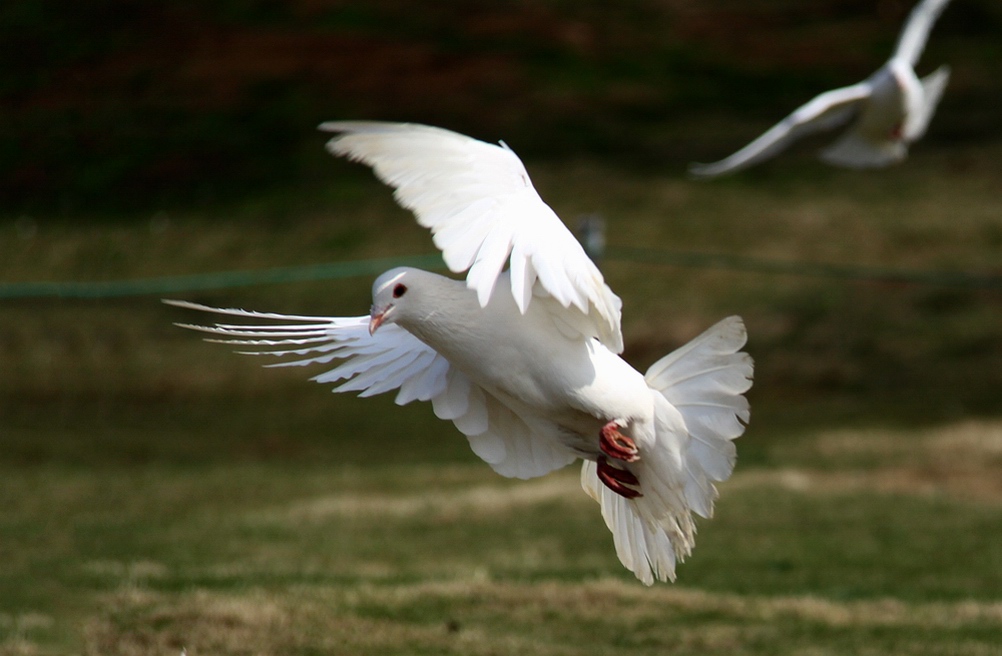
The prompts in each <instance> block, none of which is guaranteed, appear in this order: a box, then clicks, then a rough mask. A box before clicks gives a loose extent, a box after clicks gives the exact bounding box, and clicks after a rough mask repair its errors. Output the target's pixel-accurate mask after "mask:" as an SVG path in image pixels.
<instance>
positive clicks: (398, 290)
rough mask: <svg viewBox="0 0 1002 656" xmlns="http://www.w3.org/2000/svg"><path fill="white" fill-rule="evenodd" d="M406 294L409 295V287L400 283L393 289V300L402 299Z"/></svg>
mask: <svg viewBox="0 0 1002 656" xmlns="http://www.w3.org/2000/svg"><path fill="white" fill-rule="evenodd" d="M406 293H407V285H403V284H399V283H398V284H397V286H396V287H394V288H393V298H400V297H401V296H403V295H404V294H406Z"/></svg>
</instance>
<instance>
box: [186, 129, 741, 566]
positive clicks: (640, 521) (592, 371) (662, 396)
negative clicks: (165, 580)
mask: <svg viewBox="0 0 1002 656" xmlns="http://www.w3.org/2000/svg"><path fill="white" fill-rule="evenodd" d="M321 129H323V130H326V131H329V132H334V133H337V134H338V136H335V137H334V138H333V139H331V140H330V142H329V143H328V149H329V150H330V151H331V152H332V153H334V154H335V155H345V156H347V157H349V158H351V159H353V160H358V161H361V162H364V163H365V164H368V165H369V166H371V167H372V168H373V169H374V171H375V173H376V175H377V176H378V177H379V178H380V179H381V180H382V181H383V182H385V183H386V184H388V185H389V186H391V187H393V188H394V189H395V190H396V199H397V200H398V201H399V202H400V204H401V205H403V206H404V207H406V208H408V209H410V210H412V211H413V212H414V214H415V215H416V216H417V220H418V222H419V223H420V224H421V225H423V226H425V227H427V228H430V229H431V231H432V234H433V236H434V242H435V244H436V245H437V246H438V247H439V248H440V249H441V250H442V253H443V256H444V259H445V262H446V264H447V265H448V267H449V268H450V269H451V270H452V271H453V272H457V273H458V272H463V271H468V274H467V276H466V280H465V282H464V281H459V280H453V279H450V278H447V277H444V276H440V275H438V274H435V273H429V272H427V271H422V270H419V269H413V268H406V267H401V268H396V269H392V270H390V271H387V272H386V273H384V274H382V275H381V276H379V277H378V278H377V279H376V281H375V283H374V284H373V287H372V299H373V303H372V309H371V312H370V314H369V315H368V316H360V317H352V318H332V317H311V316H296V315H284V314H269V313H261V312H249V311H245V310H237V309H216V308H209V307H206V306H201V305H196V304H193V303H186V302H177V301H168V302H170V303H172V304H174V305H179V306H181V307H187V308H192V309H197V310H206V311H211V312H217V313H220V314H224V315H232V316H237V317H242V318H245V319H252V320H254V321H253V322H252V323H250V324H248V323H246V322H244V323H242V324H227V323H218V324H215V325H214V326H194V325H188V324H182V325H184V326H185V327H187V328H193V329H196V330H202V331H206V332H209V333H213V334H214V335H217V336H218V337H216V338H215V339H213V340H210V341H222V342H224V343H229V344H235V345H237V346H239V347H241V348H246V349H250V352H252V353H254V354H271V355H274V356H279V357H282V358H285V359H284V360H281V361H280V362H277V363H273V364H271V365H269V366H299V365H311V364H326V363H330V362H332V361H334V360H339V361H340V362H339V364H338V366H336V367H335V368H333V369H331V370H330V371H327V372H326V373H321V374H320V375H318V376H316V377H315V378H314V380H316V381H318V382H321V383H335V382H337V381H345V382H343V383H341V384H340V385H339V386H338V387H336V388H335V391H338V392H347V391H358V392H361V393H360V395H359V396H370V395H373V394H379V393H382V392H388V391H391V390H398V391H397V396H396V402H397V403H398V404H401V405H402V404H405V403H408V402H410V401H414V400H421V401H431V403H432V407H433V409H434V411H435V414H436V415H437V416H438V417H439V418H441V419H447V420H450V421H452V423H453V424H455V426H456V428H458V429H459V431H460V432H462V433H463V434H464V435H465V436H466V437H467V439H468V440H469V443H470V446H471V447H472V449H473V451H474V453H476V454H477V455H478V456H480V458H482V459H483V460H485V461H486V462H487V463H488V464H489V465H490V466H491V467H492V468H493V469H494V470H495V471H497V472H498V473H499V474H501V475H503V476H509V477H517V478H532V477H535V476H541V475H543V474H546V473H547V472H550V471H552V470H555V469H558V468H560V467H563V466H565V465H567V464H569V463H571V462H573V461H574V460H576V459H579V458H580V459H583V460H584V461H585V462H584V466H583V468H582V471H581V483H582V486H583V487H584V489H585V491H586V492H587V493H588V494H589V495H591V497H592V498H594V499H595V500H596V501H597V502H598V503H599V504H601V508H602V515H603V517H604V518H605V522H606V524H607V525H608V527H609V529H610V530H611V531H612V533H613V536H614V541H615V545H616V552H617V554H618V556H619V559H620V560H621V561H622V563H623V565H625V566H626V567H627V568H628V569H630V570H631V571H633V572H634V573H635V574H636V576H637V577H638V578H639V579H640V580H641V581H643V582H644V583H646V584H648V585H650V584H652V583H653V582H654V580H655V579H659V580H662V581H666V580H669V579H671V580H674V578H675V564H676V560H678V559H681V558H684V557H685V556H686V555H688V554H689V553H690V551H691V549H692V546H693V541H694V534H695V527H694V524H693V518H692V513H693V512H694V513H696V514H698V515H701V516H703V517H709V516H710V515H711V514H712V510H713V501H714V499H715V497H716V489H715V488H714V486H713V483H714V482H716V481H723V480H725V479H726V478H728V476H730V474H731V471H732V469H733V467H734V460H735V448H734V443H733V442H732V440H733V439H734V438H736V437H738V436H739V435H741V434H742V433H743V432H744V429H745V424H746V423H747V421H748V417H749V411H748V403H747V401H746V399H745V398H744V396H742V395H743V393H744V392H746V391H747V390H748V389H749V388H750V387H751V377H752V360H751V358H750V357H749V356H748V355H747V354H746V353H743V352H740V349H741V347H742V346H743V345H744V343H745V339H746V336H745V328H744V325H743V324H742V322H741V319H740V318H738V317H730V318H728V319H724V320H723V321H721V322H720V323H718V324H716V325H715V326H713V327H712V328H710V329H709V330H707V331H706V332H705V333H703V334H702V335H700V336H699V337H697V338H695V339H694V340H692V341H691V342H689V343H688V344H686V345H684V346H682V347H681V348H679V349H678V350H676V351H674V352H673V353H671V354H669V355H667V356H665V357H664V358H662V359H661V360H659V361H658V362H656V363H655V364H653V365H652V366H651V367H650V369H649V370H648V371H647V374H646V375H642V374H640V373H639V372H638V371H637V370H636V369H634V368H633V367H631V366H630V365H629V364H627V363H626V361H625V360H623V359H622V358H621V357H620V356H619V355H618V354H619V353H620V352H622V350H623V337H622V333H621V332H620V307H621V302H620V300H619V298H618V297H617V296H616V295H615V294H613V292H612V290H611V289H609V287H608V286H607V285H606V283H605V281H604V280H603V278H602V274H601V273H600V272H599V270H598V269H597V268H596V267H595V265H594V264H593V263H592V262H591V260H589V259H588V257H587V255H585V252H584V250H583V249H582V247H581V245H580V244H579V243H578V242H577V241H576V240H575V239H574V237H573V235H571V233H570V232H569V231H568V230H567V228H566V227H565V226H564V224H563V223H561V221H560V219H559V218H558V217H557V215H556V214H555V213H554V212H553V210H551V209H550V207H549V206H547V205H546V204H545V203H544V202H543V200H542V199H541V198H540V197H539V195H538V194H537V193H536V190H535V189H534V188H533V186H532V183H531V182H530V181H529V175H528V173H526V170H525V167H524V166H523V164H522V162H521V160H519V158H518V157H517V156H516V155H515V153H514V152H512V151H511V150H510V149H509V148H508V147H507V146H506V145H505V144H504V143H503V142H502V143H501V145H500V146H496V145H493V144H488V143H485V142H482V141H478V140H476V139H472V138H470V137H466V136H463V135H460V134H456V133H454V132H450V131H447V130H443V129H440V128H434V127H427V126H422V125H407V124H386V123H362V122H336V123H325V124H323V125H322V126H321ZM506 264H507V268H505V265H506ZM268 321H271V323H268ZM274 322H279V323H274Z"/></svg>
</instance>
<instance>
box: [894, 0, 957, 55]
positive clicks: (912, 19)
mask: <svg viewBox="0 0 1002 656" xmlns="http://www.w3.org/2000/svg"><path fill="white" fill-rule="evenodd" d="M949 3H950V0H923V2H920V3H919V4H918V5H916V6H915V8H914V9H912V13H911V14H909V15H908V22H906V23H905V26H904V28H903V29H902V30H901V36H899V37H898V44H897V46H896V47H895V48H894V58H895V59H903V60H905V61H907V62H908V63H909V64H910V65H911V66H913V67H914V66H915V64H917V63H918V60H919V57H921V56H922V51H923V50H924V49H925V44H926V41H928V40H929V32H930V31H931V30H932V26H933V25H935V23H936V20H937V19H938V18H939V15H940V14H941V13H943V10H944V9H945V8H946V5H948V4H949Z"/></svg>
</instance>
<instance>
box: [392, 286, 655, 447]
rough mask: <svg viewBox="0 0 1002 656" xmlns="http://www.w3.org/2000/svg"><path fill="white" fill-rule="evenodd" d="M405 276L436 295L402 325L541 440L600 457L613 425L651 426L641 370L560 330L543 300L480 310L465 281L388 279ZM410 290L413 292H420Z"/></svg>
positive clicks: (506, 299)
mask: <svg viewBox="0 0 1002 656" xmlns="http://www.w3.org/2000/svg"><path fill="white" fill-rule="evenodd" d="M401 274H405V275H406V276H407V277H409V278H412V279H413V278H419V279H420V280H421V281H422V283H423V285H422V286H421V287H420V292H421V293H424V294H427V295H428V296H430V297H431V298H429V297H425V298H422V303H421V304H420V309H421V312H420V314H414V315H411V314H407V315H399V316H398V317H397V319H396V323H397V325H399V326H400V327H402V328H404V329H405V330H407V332H409V333H411V334H412V335H414V336H415V337H417V338H418V339H420V340H421V341H422V342H424V343H425V344H427V345H428V346H430V347H431V348H433V349H434V350H435V351H436V352H438V353H439V354H441V355H442V356H443V357H444V358H445V359H446V360H448V361H449V364H450V366H452V367H454V368H455V369H457V370H458V371H461V372H463V373H464V374H466V376H467V377H468V378H469V379H470V380H471V381H472V382H473V383H475V384H477V385H478V386H479V387H481V388H482V389H483V390H484V391H486V392H488V393H489V394H490V395H491V396H493V397H494V398H496V399H498V400H499V401H501V402H502V403H503V404H504V405H505V406H506V407H508V408H509V409H510V410H513V411H515V413H516V414H517V415H519V417H521V418H522V419H523V420H525V421H527V422H529V423H532V424H533V425H535V426H537V427H544V426H545V427H546V428H547V429H548V430H546V431H545V432H542V433H541V435H542V436H543V437H547V438H550V439H553V440H554V441H555V442H557V443H559V444H561V445H562V446H563V447H566V448H567V449H568V450H569V451H568V453H569V455H570V456H572V457H573V456H577V457H588V458H590V459H595V458H596V457H597V456H598V455H599V454H600V452H599V449H598V442H597V441H596V439H595V436H596V435H598V432H599V430H600V429H601V428H602V426H604V425H605V424H606V423H608V422H609V421H614V420H616V421H621V422H623V423H624V425H626V424H629V425H630V426H634V425H644V426H646V427H649V426H650V425H651V423H652V420H653V416H654V404H653V401H652V399H651V397H650V393H649V392H650V390H649V388H648V387H647V383H645V382H644V377H643V376H642V375H641V374H640V372H638V371H637V370H636V369H634V368H633V367H631V366H630V365H629V364H627V362H626V361H625V360H623V359H622V358H621V357H619V356H618V355H616V354H615V353H613V352H611V351H610V350H609V349H607V348H606V347H605V346H603V345H602V344H601V343H600V342H599V341H598V340H596V339H593V338H590V337H584V336H582V335H579V334H578V335H574V334H572V335H570V336H568V335H565V334H564V333H562V332H561V331H560V330H559V329H558V327H557V326H556V325H555V323H554V322H555V320H557V319H555V317H554V316H553V315H552V314H551V313H550V312H549V311H548V309H547V306H546V304H545V303H543V302H534V303H532V304H531V305H530V306H529V308H528V310H527V311H526V313H525V314H524V315H523V314H521V313H520V312H519V310H518V307H516V305H515V302H514V300H513V299H512V297H511V295H510V294H493V295H492V296H491V299H490V301H489V302H488V303H487V305H486V306H484V307H482V308H481V307H480V304H479V303H478V301H477V296H476V293H475V292H473V291H472V290H470V289H468V288H467V287H466V285H465V284H463V283H462V282H458V281H456V280H452V279H449V278H446V277H444V276H439V275H436V274H434V273H428V272H425V271H419V270H416V269H394V270H393V271H390V272H388V273H387V274H385V275H388V276H390V277H396V276H397V275H401ZM506 278H507V275H506V274H502V276H501V277H500V279H499V282H500V283H502V284H504V283H505V282H507V280H506ZM378 284H379V283H378V281H377V285H378ZM408 287H409V290H410V291H408V294H413V293H415V292H416V291H417V290H418V288H417V287H416V286H414V285H408ZM464 333H465V335H464Z"/></svg>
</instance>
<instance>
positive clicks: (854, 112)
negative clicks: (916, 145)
mask: <svg viewBox="0 0 1002 656" xmlns="http://www.w3.org/2000/svg"><path fill="white" fill-rule="evenodd" d="M949 2H950V0H923V2H921V3H919V4H918V5H917V6H916V7H915V8H914V9H913V10H912V12H911V15H910V16H909V18H908V22H907V23H906V24H905V27H904V29H903V30H902V32H901V36H900V37H899V38H898V44H897V47H896V48H895V50H894V54H893V55H892V56H891V58H890V59H889V60H888V61H887V63H886V64H884V65H883V66H882V67H881V68H880V69H879V70H877V72H876V73H874V74H873V75H871V76H870V77H869V78H867V79H866V80H864V81H862V82H860V83H859V84H854V85H852V86H848V87H843V88H840V89H835V90H833V91H826V92H825V93H822V94H821V95H819V96H817V97H816V98H814V99H813V100H811V101H810V102H808V103H807V104H806V105H803V106H802V107H799V108H797V109H796V110H795V111H794V112H793V113H792V114H790V115H789V116H787V117H786V118H784V119H783V120H782V121H780V122H779V123H777V124H776V125H774V126H773V127H772V128H770V129H769V130H768V131H766V132H765V134H763V135H762V136H760V137H759V138H757V139H755V140H754V141H752V142H751V143H750V144H748V145H747V146H745V147H744V148H742V149H741V150H739V151H737V152H736V153H734V154H733V155H731V156H729V157H726V158H724V159H722V160H720V161H718V162H714V163H712V164H691V165H690V166H689V173H691V174H692V175H693V176H695V177H699V178H712V177H716V176H718V175H723V174H726V173H733V172H735V171H740V170H741V169H745V168H748V167H749V166H752V165H754V164H757V163H759V162H761V161H763V160H766V159H768V158H770V157H772V156H773V155H775V154H777V153H778V152H780V151H781V150H783V149H785V148H786V147H787V146H789V145H790V144H791V143H793V142H794V141H796V140H797V139H800V138H801V137H804V136H806V135H808V134H812V133H815V132H821V131H824V130H830V129H834V128H837V127H841V126H844V125H846V124H849V126H848V128H847V129H846V131H845V132H844V133H843V134H842V136H841V137H840V138H839V139H838V140H837V141H836V142H835V143H834V144H832V145H831V146H829V147H828V148H826V149H824V150H823V151H821V159H822V160H824V161H825V162H828V163H829V164H833V165H835V166H844V167H848V168H873V167H880V166H888V165H890V164H894V163H896V162H900V161H901V160H903V159H904V158H905V157H906V156H907V154H908V146H909V145H910V144H912V143H913V142H915V141H917V140H918V139H920V138H922V136H923V135H924V134H925V133H926V130H927V129H928V127H929V121H930V120H932V115H933V113H935V111H936V106H937V105H938V104H939V100H940V98H941V97H942V95H943V89H945V88H946V83H947V81H948V80H949V78H950V69H949V67H948V66H941V67H939V68H938V69H936V70H935V71H934V72H933V73H931V74H930V75H928V76H926V77H924V78H922V79H919V78H918V76H917V75H916V74H915V65H916V64H917V63H918V60H919V57H920V56H921V54H922V50H923V49H924V48H925V44H926V40H927V39H928V38H929V31H930V30H931V29H932V26H933V24H934V23H935V22H936V19H937V18H939V15H940V14H941V13H942V12H943V9H945V8H946V5H947V4H948V3H949Z"/></svg>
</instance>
